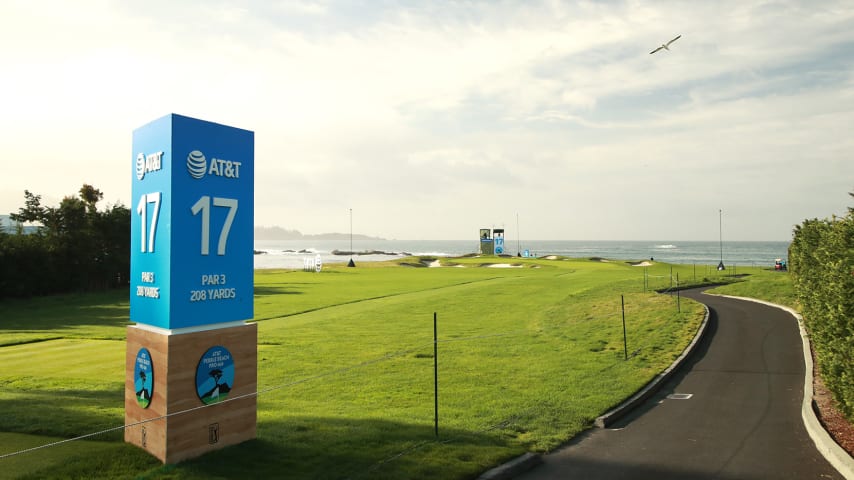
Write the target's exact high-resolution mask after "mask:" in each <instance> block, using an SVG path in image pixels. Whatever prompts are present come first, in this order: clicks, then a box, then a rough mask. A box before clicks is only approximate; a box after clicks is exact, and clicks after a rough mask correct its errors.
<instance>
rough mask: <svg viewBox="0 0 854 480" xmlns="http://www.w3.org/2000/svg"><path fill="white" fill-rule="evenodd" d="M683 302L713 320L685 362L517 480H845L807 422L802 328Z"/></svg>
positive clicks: (750, 309)
mask: <svg viewBox="0 0 854 480" xmlns="http://www.w3.org/2000/svg"><path fill="white" fill-rule="evenodd" d="M682 294H683V295H684V296H688V297H691V298H694V299H696V300H698V301H700V302H702V303H705V304H706V305H708V306H709V309H710V312H711V316H710V319H709V327H708V331H707V334H706V336H705V338H704V339H703V342H702V344H701V345H700V346H699V348H698V350H697V351H696V352H695V354H694V355H693V356H692V357H691V358H690V359H689V360H688V363H687V364H685V365H684V366H683V368H682V369H681V370H680V372H679V373H678V374H677V375H675V376H674V377H673V378H672V379H671V380H670V381H669V382H667V383H666V384H665V385H664V386H663V388H662V389H661V390H660V391H659V392H658V394H656V395H655V396H653V397H652V398H651V399H650V400H648V401H647V402H646V403H645V404H643V405H642V406H641V407H639V408H638V409H637V410H635V411H634V412H632V413H631V414H629V415H628V416H627V417H625V418H624V419H623V420H621V421H619V422H618V423H617V424H615V425H612V426H611V427H610V428H608V429H593V430H590V431H588V432H586V433H584V434H582V435H580V436H579V437H578V438H576V439H575V440H573V441H572V442H571V443H570V444H569V445H567V446H565V447H563V448H562V449H560V450H559V451H557V452H555V453H552V454H549V455H545V456H544V457H543V460H544V464H543V465H540V466H539V467H537V468H535V469H533V470H531V471H529V472H527V473H525V474H523V475H520V476H518V477H517V478H518V479H520V480H522V479H523V480H552V479H576V478H577V479H656V480H661V479H689V478H690V479H694V478H709V479H733V480H734V479H739V480H749V479H785V478H790V479H842V478H843V477H842V476H841V475H840V474H839V473H838V472H837V471H836V470H835V469H834V468H833V467H832V466H831V465H830V464H828V463H827V461H826V460H825V459H824V457H822V456H821V454H819V452H818V451H817V450H816V448H815V445H814V444H813V442H812V440H811V439H810V438H809V436H808V434H807V432H806V429H805V428H804V425H803V421H802V420H801V402H802V400H803V384H804V358H803V350H802V347H801V338H800V334H799V331H798V324H797V321H796V320H795V319H794V318H793V317H792V316H791V315H790V314H788V313H786V312H785V311H783V310H780V309H777V308H773V307H769V306H766V305H762V304H759V303H755V302H750V301H745V300H737V299H731V298H724V297H716V296H713V295H705V294H702V293H700V292H699V291H690V292H683V293H682ZM630 341H631V340H630ZM673 394H686V395H683V396H682V397H685V396H688V395H690V398H683V399H677V398H674V396H673ZM677 397H678V396H677Z"/></svg>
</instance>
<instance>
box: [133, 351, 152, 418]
mask: <svg viewBox="0 0 854 480" xmlns="http://www.w3.org/2000/svg"><path fill="white" fill-rule="evenodd" d="M133 388H134V390H135V391H136V402H137V403H138V404H139V406H140V407H142V408H148V406H149V405H151V395H152V394H153V393H154V368H153V367H152V365H151V354H150V353H148V349H147V348H140V349H139V352H137V354H136V362H134V368H133Z"/></svg>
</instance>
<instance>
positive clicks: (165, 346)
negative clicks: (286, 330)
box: [125, 323, 258, 463]
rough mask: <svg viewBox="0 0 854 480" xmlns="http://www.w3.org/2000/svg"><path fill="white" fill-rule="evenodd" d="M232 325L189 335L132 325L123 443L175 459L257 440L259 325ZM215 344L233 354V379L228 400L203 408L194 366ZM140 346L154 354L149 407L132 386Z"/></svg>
mask: <svg viewBox="0 0 854 480" xmlns="http://www.w3.org/2000/svg"><path fill="white" fill-rule="evenodd" d="M231 325H232V326H226V327H223V328H212V329H210V330H202V331H192V332H187V333H175V331H169V330H161V329H157V328H148V327H141V326H139V325H133V326H130V327H128V329H127V354H126V375H125V425H128V427H127V428H125V442H128V443H132V444H134V445H137V446H139V447H141V448H143V449H145V450H146V451H148V452H149V453H150V454H152V455H154V456H155V457H157V458H158V459H160V461H162V462H163V463H177V462H180V461H181V460H186V459H189V458H193V457H197V456H199V455H202V454H205V453H207V452H210V451H213V450H218V449H220V448H223V447H226V446H229V445H235V444H238V443H241V442H244V441H246V440H250V439H253V438H255V435H256V421H257V409H256V406H257V401H256V395H255V392H256V391H257V387H258V369H257V367H258V348H257V345H258V326H257V324H255V323H248V324H240V325H236V326H233V324H231ZM212 327H215V326H212ZM215 346H221V347H224V348H225V349H227V350H228V351H229V352H230V353H231V357H232V359H233V361H234V380H233V385H232V386H231V390H230V391H229V392H228V393H227V396H226V398H225V399H224V400H220V401H219V402H218V403H214V404H212V405H209V406H205V404H204V403H203V402H202V401H201V400H200V399H199V395H198V393H197V391H196V390H197V389H196V369H197V368H198V366H199V362H200V361H201V359H202V357H203V356H204V355H205V352H206V351H208V349H210V348H211V347H215ZM142 348H145V349H147V350H148V352H149V353H150V358H151V367H152V374H153V377H154V382H153V387H152V394H151V403H150V404H149V405H148V407H147V408H143V407H142V406H141V405H140V403H139V402H138V400H137V395H136V391H135V390H136V389H135V386H134V380H135V378H134V375H135V370H134V369H135V366H136V361H137V353H138V352H139V351H140V349H142Z"/></svg>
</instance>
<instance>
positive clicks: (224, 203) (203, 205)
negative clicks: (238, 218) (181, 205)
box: [191, 195, 237, 255]
mask: <svg viewBox="0 0 854 480" xmlns="http://www.w3.org/2000/svg"><path fill="white" fill-rule="evenodd" d="M213 206H214V207H228V215H227V216H226V217H225V222H224V223H223V225H222V230H220V232H219V242H218V243H217V246H216V254H217V255H225V247H226V244H227V243H228V234H229V232H230V231H231V224H232V223H233V222H234V216H235V215H237V199H236V198H220V197H213ZM191 210H192V212H193V215H198V214H199V212H201V213H202V255H208V254H209V253H210V235H211V197H210V196H208V195H204V196H202V198H200V199H199V201H197V202H196V203H195V205H193V207H192V208H191Z"/></svg>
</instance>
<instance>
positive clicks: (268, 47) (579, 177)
mask: <svg viewBox="0 0 854 480" xmlns="http://www.w3.org/2000/svg"><path fill="white" fill-rule="evenodd" d="M676 34H682V38H681V39H680V40H679V41H678V42H676V43H675V44H674V45H673V48H672V50H671V51H669V52H659V53H657V54H656V55H649V54H648V52H649V50H650V49H651V48H653V47H655V46H656V45H659V44H660V43H661V42H663V41H666V40H668V39H669V38H672V37H673V36H674V35H676ZM57 39H60V40H59V41H57ZM0 41H2V44H3V45H5V46H6V47H2V49H0V61H3V62H4V65H7V66H8V71H10V72H13V73H12V74H10V75H4V76H3V77H0V100H2V101H3V104H4V111H5V112H6V114H4V115H3V116H0V127H2V128H3V129H4V132H7V134H6V135H4V136H3V137H0V149H2V150H3V151H4V152H7V153H6V155H12V156H14V158H18V159H20V162H19V163H16V164H15V166H14V167H13V170H12V175H10V176H6V177H7V178H6V179H0V211H6V210H8V211H14V210H16V209H17V208H18V207H19V206H20V203H21V198H22V190H23V188H29V189H31V190H32V191H34V192H36V193H45V194H48V195H54V196H57V197H61V196H62V195H66V194H73V192H75V191H76V190H77V189H78V188H79V185H80V184H81V183H83V182H86V183H92V184H94V185H96V186H97V187H98V188H100V189H101V190H102V191H104V192H105V194H106V196H107V197H108V198H110V197H111V196H112V197H113V198H116V197H118V198H121V199H122V200H123V201H124V202H125V203H129V198H128V196H129V193H130V187H129V185H130V182H129V179H128V177H127V175H128V172H129V167H128V165H127V163H128V162H129V161H130V154H129V150H130V144H129V142H130V132H131V131H132V130H133V129H134V128H136V127H138V126H140V125H142V124H144V123H146V122H148V121H150V120H152V119H154V118H158V117H160V116H162V115H164V114H166V113H169V112H176V113H181V114H185V115H190V116H196V117H199V118H205V119H209V120H214V121H217V122H220V123H225V124H230V125H235V126H239V127H242V128H248V129H250V130H254V131H255V132H256V164H257V169H256V170H257V172H258V176H257V178H256V222H257V223H259V224H264V225H272V224H278V225H281V226H283V227H287V228H296V229H300V230H302V231H304V232H307V233H319V232H324V231H331V230H339V231H340V230H342V228H343V227H341V226H340V225H341V224H342V222H339V221H338V220H340V218H341V216H342V215H343V218H344V220H343V223H344V224H345V226H346V214H347V212H348V209H349V208H354V209H355V210H356V211H357V212H358V218H359V225H361V227H362V231H363V232H364V233H368V234H374V235H384V236H388V237H395V238H466V237H467V235H469V230H471V231H474V230H476V229H477V228H479V226H481V225H482V224H490V223H493V224H495V223H502V222H508V223H513V222H512V221H511V220H512V218H511V217H513V216H514V214H515V213H516V212H519V213H522V216H523V218H525V219H526V220H525V223H526V224H527V226H526V231H527V233H526V235H530V238H534V237H538V236H539V237H541V238H566V239H574V238H578V239H591V238H592V239H622V238H626V239H633V238H634V239H639V238H673V239H707V238H708V232H706V231H705V230H704V229H703V228H701V227H702V225H703V224H704V223H706V216H707V215H706V214H705V213H704V212H712V216H716V214H717V210H718V209H719V208H725V209H726V210H727V211H728V212H730V213H728V216H729V217H730V218H731V220H732V221H736V219H738V221H740V222H742V223H741V224H739V226H738V227H737V228H734V231H738V232H740V233H739V234H740V235H743V238H746V239H785V238H787V236H788V234H789V233H790V231H791V225H792V224H794V223H797V222H799V221H800V220H802V219H803V218H807V217H814V216H820V217H821V216H827V215H830V214H832V213H841V212H842V211H844V208H845V205H846V201H848V197H847V192H848V191H851V189H852V186H851V178H854V167H852V165H854V164H852V163H851V162H850V161H849V160H850V158H851V155H852V153H854V144H852V141H851V140H848V138H849V137H850V135H849V134H848V132H846V130H845V129H846V127H847V125H850V124H852V120H854V95H852V92H854V88H852V85H854V81H852V79H854V62H852V61H851V59H852V58H854V9H852V8H850V7H849V6H848V5H847V4H846V3H845V2H824V3H822V4H813V3H807V2H798V1H787V2H772V3H767V2H735V1H718V2H707V3H703V4H691V5H682V4H678V3H668V4H661V5H659V4H645V3H636V2H628V1H626V2H622V1H616V2H553V1H542V2H525V3H514V2H486V1H474V2H463V3H460V2H455V3H415V4H412V3H403V2H381V3H376V2H375V3H370V4H366V3H361V2H344V1H318V2H312V1H297V0H294V1H279V2H263V1H249V2H244V3H241V4H240V5H238V6H235V5H234V4H230V3H227V2H199V1H191V2H180V3H177V4H176V3H174V2H167V1H165V0H152V1H151V2H146V5H145V7H144V8H143V7H140V6H138V5H135V4H132V3H125V2H111V1H107V0H101V1H99V0H93V1H92V2H88V3H84V4H82V5H78V4H75V5H74V6H73V7H71V6H68V5H66V4H65V3H63V2H59V1H53V0H47V1H38V2H26V3H25V2H13V3H12V4H10V5H9V6H8V8H7V9H6V10H5V11H4V16H3V18H2V19H0ZM11 45H15V46H18V47H16V48H11V47H10V46H11ZM33 145H38V146H39V148H32V146H33ZM816 165H821V167H820V168H816ZM46 171H50V172H61V173H62V175H61V176H51V177H50V178H49V177H48V176H45V175H43V174H42V172H46ZM22 185H23V187H22ZM837 191H838V192H837ZM46 196H47V195H46ZM849 203H850V202H849ZM739 211H741V212H742V214H741V215H739V214H738V213H737V212H739ZM342 212H343V213H342ZM695 217H696V218H697V219H698V220H695ZM425 219H430V220H429V222H430V225H431V227H430V229H429V231H426V230H425V228H424V227H425V225H424V222H425V221H426V220H425ZM712 223H714V222H712ZM714 233H715V232H714V231H712V232H711V234H712V236H714Z"/></svg>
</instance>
